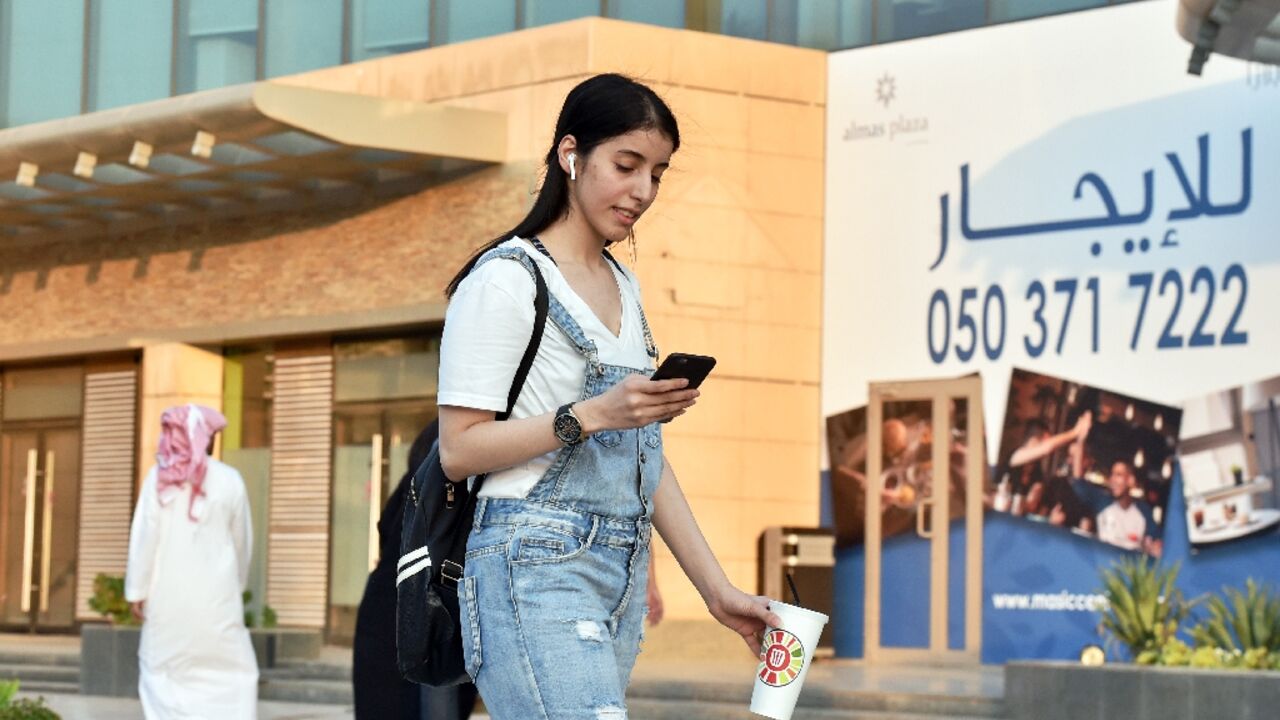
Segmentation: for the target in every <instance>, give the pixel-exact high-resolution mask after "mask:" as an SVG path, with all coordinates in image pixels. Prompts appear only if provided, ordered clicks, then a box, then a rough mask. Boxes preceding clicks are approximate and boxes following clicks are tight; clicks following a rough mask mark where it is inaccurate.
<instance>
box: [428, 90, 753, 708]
mask: <svg viewBox="0 0 1280 720" xmlns="http://www.w3.org/2000/svg"><path fill="white" fill-rule="evenodd" d="M679 146H680V131H679V128H678V126H677V123H676V120H675V117H674V116H673V115H672V113H671V110H670V109H669V108H668V107H667V105H666V103H664V102H663V101H662V99H661V98H659V97H658V96H657V95H656V94H655V93H654V92H653V91H652V90H651V89H649V88H648V87H646V86H644V85H642V84H640V83H638V82H635V81H633V80H631V79H628V78H625V77H622V76H620V75H612V74H610V75H599V76H595V77H592V78H590V79H588V80H586V81H584V82H582V83H581V84H579V85H578V86H577V87H575V88H574V89H573V90H572V91H571V92H570V93H569V95H568V97H567V98H566V99H565V103H564V107H563V108H562V109H561V111H560V116H559V119H558V120H557V122H556V131H555V138H554V140H553V143H552V146H551V149H550V150H549V151H548V153H547V157H546V164H547V167H546V178H545V180H544V182H543V184H542V188H541V189H540V191H539V193H538V197H537V200H536V202H535V203H534V205H533V208H532V209H531V210H530V212H529V214H528V216H527V217H526V218H525V219H524V220H523V221H522V222H521V223H520V224H519V225H517V226H516V227H515V228H513V229H512V230H511V231H509V232H507V233H504V234H503V235H502V236H501V237H499V238H498V239H497V240H495V241H493V242H491V243H489V244H488V245H487V246H485V247H484V248H482V249H481V250H480V251H479V252H478V253H477V255H476V256H475V257H473V258H472V259H471V261H469V262H468V263H467V264H466V266H465V267H463V269H462V270H461V271H460V272H459V273H458V275H457V277H455V278H454V279H453V281H452V282H451V283H450V285H449V288H448V294H449V295H450V297H451V302H450V305H449V310H448V315H447V319H446V323H445V330H444V338H443V341H442V344H441V362H440V388H439V404H440V456H441V463H442V465H443V468H444V471H445V473H446V475H448V477H450V478H451V479H453V480H455V481H465V479H466V478H469V477H472V476H475V475H478V474H482V473H488V477H487V479H486V480H485V482H484V485H483V487H482V490H481V492H480V498H479V501H478V503H477V507H476V515H475V526H474V528H473V529H472V533H471V537H470V540H469V542H468V545H467V557H466V570H465V574H464V577H463V581H462V583H461V584H460V586H459V589H458V590H459V598H460V601H461V604H462V606H463V609H462V614H463V617H462V625H463V651H464V655H465V659H466V665H467V672H468V674H470V675H471V677H472V678H473V679H474V680H475V681H476V684H477V686H478V687H479V688H480V694H481V696H482V697H483V698H484V701H485V706H486V707H487V708H488V710H489V712H490V714H491V715H492V716H493V717H494V718H495V720H508V719H510V720H530V719H531V718H545V719H547V720H552V719H554V720H573V719H576V718H584V719H589V720H598V719H604V718H625V717H626V701H625V692H626V687H627V683H628V681H629V679H630V674H631V670H632V667H633V666H634V664H635V659H636V654H637V652H638V649H639V643H640V639H641V630H642V626H643V622H644V615H645V608H644V607H643V603H644V597H645V585H646V574H647V571H648V565H649V563H648V559H649V539H650V532H651V529H655V528H656V529H657V531H658V532H659V533H660V534H661V535H662V538H663V540H664V541H665V542H666V543H667V545H668V546H669V547H670V548H671V550H672V553H673V554H674V555H675V557H676V560H677V561H678V562H679V563H680V566H681V568H682V569H683V570H684V572H685V573H686V574H687V575H688V576H689V578H690V580H692V581H693V584H694V586H695V587H696V588H697V590H698V592H699V593H700V594H701V596H702V599H703V601H704V602H705V603H706V605H707V609H708V610H709V611H710V612H711V614H712V616H713V617H715V619H716V620H718V621H719V622H720V623H721V624H723V625H725V626H726V627H728V628H730V629H732V630H733V631H735V632H737V633H738V634H740V635H741V636H742V637H743V639H744V640H745V641H746V643H747V645H748V647H750V648H751V650H752V651H753V652H759V634H760V633H761V632H762V631H763V629H764V625H765V623H769V624H772V625H777V624H778V619H777V617H776V616H774V615H773V614H772V613H770V612H769V611H768V607H767V603H768V601H767V599H765V598H762V597H757V596H751V595H747V594H746V593H744V592H742V591H741V590H739V589H738V588H736V587H734V586H733V585H732V584H731V583H730V582H729V580H728V578H727V577H726V576H725V574H724V571H723V570H722V569H721V567H720V565H719V563H718V562H717V561H716V559H715V557H714V556H713V555H712V553H711V550H710V548H709V547H708V545H707V542H706V540H705V539H704V538H703V536H702V533H701V532H700V531H699V530H698V526H697V523H696V522H695V521H694V518H693V514H692V513H691V512H690V509H689V504H688V502H687V501H686V500H685V496H684V493H683V492H682V491H681V489H680V485H679V483H678V482H677V481H676V476H675V473H674V471H673V470H672V468H671V465H670V464H669V463H668V462H666V459H665V457H664V456H663V453H662V427H663V426H662V425H661V424H660V423H661V422H662V421H666V420H671V419H673V418H676V417H679V416H680V415H683V414H684V413H685V412H686V411H688V409H689V408H690V407H692V406H693V404H694V403H695V402H696V400H697V397H698V391H696V390H692V389H688V388H686V381H684V380H662V381H652V380H649V378H648V376H649V374H651V373H652V371H653V369H654V363H655V361H656V359H657V357H658V351H657V348H656V346H655V345H654V342H653V338H652V336H651V335H650V332H649V325H648V323H647V322H646V320H645V317H644V310H643V308H642V305H641V300H640V289H639V286H638V284H637V281H636V278H635V276H634V275H633V274H632V273H631V272H630V271H628V270H627V269H625V268H624V267H623V266H621V265H620V264H618V263H617V262H615V261H614V260H613V257H612V255H610V254H609V253H608V250H607V248H608V247H610V246H612V245H614V244H615V243H617V242H619V241H621V240H625V239H627V238H629V237H631V236H632V230H633V227H634V225H635V223H636V221H637V220H639V219H640V217H641V216H642V215H644V213H645V211H646V210H648V209H649V206H650V205H651V204H652V203H653V201H654V199H655V198H656V197H657V194H658V186H659V184H660V183H661V180H662V176H663V174H664V173H665V172H666V171H667V168H668V166H669V164H670V162H671V156H672V154H673V153H674V152H675V151H676V149H677V148H679ZM534 263H536V264H537V267H538V268H539V269H540V270H541V273H542V275H543V276H544V277H545V279H546V283H547V287H548V292H549V295H550V298H549V306H550V307H549V311H548V316H547V317H548V322H547V323H546V328H545V331H544V333H543V337H542V341H541V345H540V347H539V350H538V354H537V356H536V358H535V359H534V362H533V365H532V367H531V369H530V371H529V375H528V379H527V380H526V382H525V385H524V387H523V390H522V391H521V392H520V395H519V399H518V400H517V402H516V404H515V408H514V410H513V412H512V414H511V419H509V420H507V421H503V422H497V421H495V414H496V413H498V412H501V411H504V410H505V409H506V404H507V394H508V391H509V390H510V388H511V383H512V379H513V377H514V376H515V374H516V368H517V367H518V365H519V363H520V358H521V355H522V354H523V352H524V349H525V346H526V345H527V343H528V341H529V335H530V332H531V329H532V327H533V322H534V302H533V300H534V293H535V285H534V280H533V276H532V267H533V264H534Z"/></svg>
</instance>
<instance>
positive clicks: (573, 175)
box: [569, 153, 578, 180]
mask: <svg viewBox="0 0 1280 720" xmlns="http://www.w3.org/2000/svg"><path fill="white" fill-rule="evenodd" d="M577 157H578V156H577V155H574V154H573V153H569V179H570V180H577V179H578V168H576V167H574V166H573V162H574V160H575V159H577Z"/></svg>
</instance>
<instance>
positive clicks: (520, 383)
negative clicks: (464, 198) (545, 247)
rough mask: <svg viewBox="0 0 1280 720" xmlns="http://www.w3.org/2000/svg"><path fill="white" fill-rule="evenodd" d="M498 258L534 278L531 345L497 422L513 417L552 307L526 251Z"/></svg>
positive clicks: (477, 481) (479, 481)
mask: <svg viewBox="0 0 1280 720" xmlns="http://www.w3.org/2000/svg"><path fill="white" fill-rule="evenodd" d="M496 257H501V258H505V259H508V260H515V261H516V262H519V263H520V264H521V265H524V267H525V269H526V270H528V271H529V274H530V275H532V276H533V285H534V293H533V331H532V332H530V333H529V344H528V345H526V346H525V349H524V355H523V356H521V358H520V366H519V367H517V368H516V376H515V378H514V379H512V381H511V390H510V391H509V392H508V393H507V409H506V411H505V412H501V413H498V414H497V415H496V416H495V418H496V419H497V420H506V419H507V418H509V417H511V411H512V409H514V408H515V406H516V399H517V398H519V397H520V391H521V390H523V389H524V381H525V379H527V378H528V377H529V368H531V367H533V360H534V358H536V357H537V356H538V347H539V346H540V345H542V333H543V330H544V329H545V328H546V325H547V309H548V306H549V305H550V300H549V299H548V297H549V296H548V293H547V281H546V280H544V279H543V277H542V271H541V270H539V269H538V263H536V262H534V261H533V259H532V258H530V257H529V256H528V255H527V254H526V253H525V252H524V251H521V250H516V251H514V252H511V253H503V254H500V255H496ZM486 477H488V475H487V474H485V475H478V476H476V479H475V484H474V485H473V487H472V488H471V492H472V495H473V497H474V496H477V495H478V494H479V493H480V486H482V485H483V484H484V480H485V478H486Z"/></svg>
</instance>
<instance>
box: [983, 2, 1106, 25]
mask: <svg viewBox="0 0 1280 720" xmlns="http://www.w3.org/2000/svg"><path fill="white" fill-rule="evenodd" d="M1106 4H1107V0H991V22H993V23H995V22H1005V21H1008V20H1022V19H1023V18H1031V17H1038V16H1040V15H1053V14H1054V13H1060V12H1068V11H1071V10H1085V9H1087V8H1092V7H1101V6H1103V5H1106Z"/></svg>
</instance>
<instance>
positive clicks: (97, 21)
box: [88, 0, 173, 110]
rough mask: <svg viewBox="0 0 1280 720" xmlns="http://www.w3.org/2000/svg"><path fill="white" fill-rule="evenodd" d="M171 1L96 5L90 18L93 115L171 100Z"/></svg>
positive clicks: (138, 0)
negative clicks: (141, 103) (142, 103)
mask: <svg viewBox="0 0 1280 720" xmlns="http://www.w3.org/2000/svg"><path fill="white" fill-rule="evenodd" d="M172 52H173V2H172V0H134V1H133V2H131V3H127V4H126V3H120V2H107V1H106V0H95V2H94V3H93V5H92V6H91V9H90V15H89V88H88V89H89V107H88V109H89V110H105V109H107V108H113V107H120V106H122V105H132V104H134V103H140V102H147V101H148V100H156V99H158V98H163V97H168V96H169V76H170V59H171V53H172Z"/></svg>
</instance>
